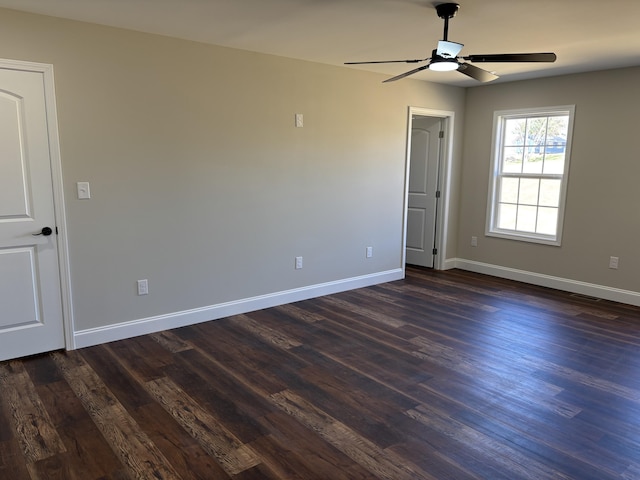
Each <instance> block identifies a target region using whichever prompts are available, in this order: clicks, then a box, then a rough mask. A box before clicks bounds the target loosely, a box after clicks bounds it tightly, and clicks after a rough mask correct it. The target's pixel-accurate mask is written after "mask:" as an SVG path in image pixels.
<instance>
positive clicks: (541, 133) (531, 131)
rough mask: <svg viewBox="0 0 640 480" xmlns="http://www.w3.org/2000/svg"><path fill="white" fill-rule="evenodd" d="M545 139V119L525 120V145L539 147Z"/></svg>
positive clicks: (533, 118)
mask: <svg viewBox="0 0 640 480" xmlns="http://www.w3.org/2000/svg"><path fill="white" fill-rule="evenodd" d="M546 138H547V117H532V118H528V119H527V139H526V144H527V145H530V146H532V147H536V146H537V147H540V146H542V145H544V144H545V140H546Z"/></svg>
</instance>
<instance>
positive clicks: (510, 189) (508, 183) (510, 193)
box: [499, 178, 520, 203]
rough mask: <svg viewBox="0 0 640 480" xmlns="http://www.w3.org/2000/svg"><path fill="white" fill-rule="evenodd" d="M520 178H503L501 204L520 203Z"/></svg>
mask: <svg viewBox="0 0 640 480" xmlns="http://www.w3.org/2000/svg"><path fill="white" fill-rule="evenodd" d="M519 185H520V179H519V178H503V179H502V180H501V182H500V197H499V198H500V202H501V203H518V187H519Z"/></svg>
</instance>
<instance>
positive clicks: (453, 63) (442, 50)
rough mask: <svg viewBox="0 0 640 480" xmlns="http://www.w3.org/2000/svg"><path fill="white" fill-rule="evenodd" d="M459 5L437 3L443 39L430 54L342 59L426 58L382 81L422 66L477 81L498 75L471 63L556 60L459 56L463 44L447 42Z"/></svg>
mask: <svg viewBox="0 0 640 480" xmlns="http://www.w3.org/2000/svg"><path fill="white" fill-rule="evenodd" d="M459 8H460V5H459V4H457V3H441V4H439V5H436V13H437V14H438V17H440V18H442V19H443V20H444V34H443V38H442V40H440V41H439V42H438V48H436V49H435V50H433V52H432V53H431V57H430V58H425V59H417V60H377V61H371V62H345V65H362V64H370V63H423V62H428V63H427V64H426V65H422V66H420V67H418V68H414V69H413V70H409V71H408V72H405V73H401V74H400V75H396V76H395V77H392V78H389V79H387V80H385V81H384V83H387V82H394V81H396V80H400V79H401V78H405V77H408V76H409V75H413V74H414V73H418V72H421V71H422V70H426V69H427V68H428V69H429V70H433V71H436V72H450V71H453V70H457V71H458V72H460V73H462V74H464V75H467V76H468V77H471V78H473V79H474V80H478V81H480V82H490V81H492V80H495V79H497V78H498V76H497V75H496V74H494V73H493V72H489V71H487V70H484V69H482V68H480V67H476V66H475V65H472V64H471V63H468V62H472V63H483V62H493V63H507V62H555V61H556V54H555V53H498V54H488V55H469V56H466V57H459V56H458V54H459V53H460V51H461V50H462V47H464V45H463V44H462V43H456V42H450V41H449V40H448V36H449V19H451V18H453V17H454V16H455V15H456V13H458V10H459Z"/></svg>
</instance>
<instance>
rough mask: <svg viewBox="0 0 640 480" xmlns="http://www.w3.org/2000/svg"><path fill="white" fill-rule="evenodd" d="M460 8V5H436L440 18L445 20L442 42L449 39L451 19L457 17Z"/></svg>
mask: <svg viewBox="0 0 640 480" xmlns="http://www.w3.org/2000/svg"><path fill="white" fill-rule="evenodd" d="M459 8H460V5H459V4H457V3H441V4H440V5H436V13H437V14H438V17H440V18H442V19H444V38H443V39H442V40H444V41H445V42H446V41H447V40H448V37H449V19H450V18H453V17H455V16H456V13H458V9H459Z"/></svg>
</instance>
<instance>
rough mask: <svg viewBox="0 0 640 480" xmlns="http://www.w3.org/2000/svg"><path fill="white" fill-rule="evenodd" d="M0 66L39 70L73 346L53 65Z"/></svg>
mask: <svg viewBox="0 0 640 480" xmlns="http://www.w3.org/2000/svg"><path fill="white" fill-rule="evenodd" d="M0 68H3V69H11V70H22V71H31V72H37V73H42V75H43V88H44V101H45V109H46V115H47V134H48V137H49V138H48V139H49V157H50V160H51V181H52V185H53V207H54V215H55V221H56V227H57V228H58V235H57V239H56V240H57V242H56V243H57V245H58V265H59V267H58V270H59V275H60V290H61V292H60V294H61V303H62V323H63V328H64V338H65V348H66V349H67V350H73V349H74V348H75V344H74V339H73V309H72V305H73V303H72V301H71V275H70V269H69V244H68V241H67V220H66V215H65V206H64V187H63V182H62V159H61V156H60V139H59V134H58V114H57V108H56V93H55V86H54V78H53V65H51V64H48V63H35V62H25V61H21V60H10V59H4V58H3V59H0Z"/></svg>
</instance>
